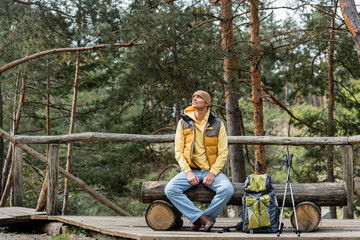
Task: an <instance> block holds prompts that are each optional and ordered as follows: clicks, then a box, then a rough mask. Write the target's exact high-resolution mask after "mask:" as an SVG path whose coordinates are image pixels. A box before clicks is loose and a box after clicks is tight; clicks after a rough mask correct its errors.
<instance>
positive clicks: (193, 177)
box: [186, 171, 200, 185]
mask: <svg viewBox="0 0 360 240" xmlns="http://www.w3.org/2000/svg"><path fill="white" fill-rule="evenodd" d="M186 177H187V180H188V181H189V183H191V185H198V184H199V183H200V181H199V178H198V176H197V175H196V174H195V173H193V172H192V171H189V172H187V173H186Z"/></svg>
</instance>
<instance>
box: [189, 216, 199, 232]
mask: <svg viewBox="0 0 360 240" xmlns="http://www.w3.org/2000/svg"><path fill="white" fill-rule="evenodd" d="M200 227H201V224H200V218H198V220H196V221H195V222H194V223H192V222H190V228H191V230H193V231H196V232H197V231H199V229H200Z"/></svg>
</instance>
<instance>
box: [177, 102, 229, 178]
mask: <svg viewBox="0 0 360 240" xmlns="http://www.w3.org/2000/svg"><path fill="white" fill-rule="evenodd" d="M227 154H228V141H227V134H226V130H225V126H224V123H223V122H222V121H221V120H220V119H219V118H217V117H216V116H215V115H214V114H213V112H211V111H210V110H208V112H207V114H206V115H205V117H204V120H203V121H202V122H201V123H199V122H198V121H197V120H196V117H195V109H194V108H193V107H188V108H186V109H185V114H184V115H183V116H182V118H181V120H180V121H179V123H178V125H177V129H176V135H175V158H176V160H177V161H178V163H179V165H180V167H181V169H182V170H183V171H184V172H185V173H187V172H188V171H190V170H191V169H199V170H200V169H201V170H206V171H210V172H212V173H214V174H215V175H217V174H218V173H219V172H220V171H221V170H222V169H223V168H224V165H225V162H226V159H227Z"/></svg>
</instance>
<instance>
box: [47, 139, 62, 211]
mask: <svg viewBox="0 0 360 240" xmlns="http://www.w3.org/2000/svg"><path fill="white" fill-rule="evenodd" d="M48 166H49V167H48V181H49V182H48V184H49V185H48V194H47V207H46V213H47V214H48V215H56V212H57V202H58V201H57V200H58V193H59V187H58V185H59V144H51V145H50V150H49V158H48Z"/></svg>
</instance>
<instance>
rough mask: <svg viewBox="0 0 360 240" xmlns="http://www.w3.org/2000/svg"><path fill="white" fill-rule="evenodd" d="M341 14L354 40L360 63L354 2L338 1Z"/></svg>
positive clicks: (359, 35) (358, 20) (359, 32)
mask: <svg viewBox="0 0 360 240" xmlns="http://www.w3.org/2000/svg"><path fill="white" fill-rule="evenodd" d="M340 7H341V12H342V15H343V17H344V20H345V23H346V26H347V29H348V31H349V32H350V33H351V35H352V36H353V38H354V42H355V46H356V51H357V55H358V59H359V61H360V16H359V14H358V12H357V11H356V5H355V1H354V0H340Z"/></svg>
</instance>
